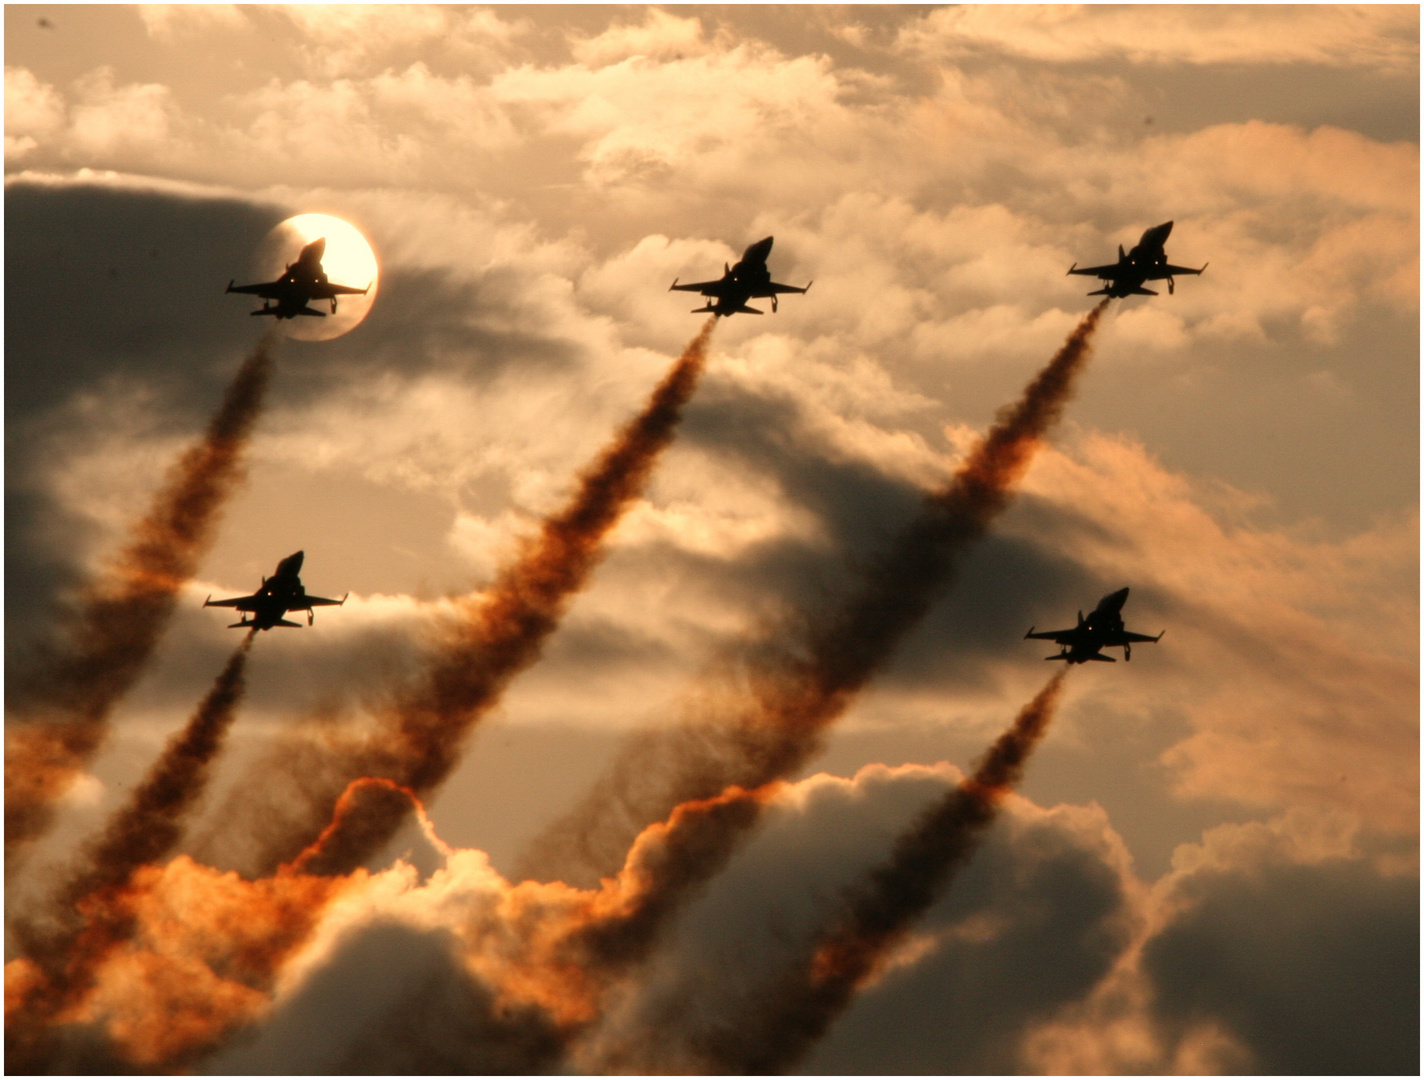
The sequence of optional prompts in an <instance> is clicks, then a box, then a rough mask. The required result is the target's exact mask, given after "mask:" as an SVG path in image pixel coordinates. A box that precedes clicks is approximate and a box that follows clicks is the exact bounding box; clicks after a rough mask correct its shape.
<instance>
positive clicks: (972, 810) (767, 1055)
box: [695, 668, 1067, 1074]
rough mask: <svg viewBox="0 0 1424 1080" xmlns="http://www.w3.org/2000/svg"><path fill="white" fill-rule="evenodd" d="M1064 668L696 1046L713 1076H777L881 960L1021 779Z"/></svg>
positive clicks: (941, 887)
mask: <svg viewBox="0 0 1424 1080" xmlns="http://www.w3.org/2000/svg"><path fill="white" fill-rule="evenodd" d="M1066 674H1067V669H1066V668H1065V669H1062V670H1060V671H1058V672H1057V673H1056V674H1055V675H1054V676H1053V677H1052V678H1050V679H1049V680H1048V684H1047V685H1046V686H1045V687H1044V688H1043V689H1042V690H1040V691H1039V693H1038V694H1037V696H1035V697H1034V699H1033V700H1032V701H1030V702H1029V703H1028V704H1027V705H1026V706H1024V708H1023V711H1021V712H1020V713H1019V715H1018V716H1017V718H1015V720H1014V722H1013V725H1012V726H1011V727H1010V728H1009V730H1008V731H1006V732H1004V734H1002V735H1000V736H999V738H998V740H997V741H995V743H994V745H993V746H992V747H990V749H989V751H988V752H987V753H986V754H985V755H984V758H983V760H982V761H980V763H979V765H978V766H977V767H976V768H975V770H974V773H973V775H972V776H970V777H968V778H967V779H966V780H965V781H964V782H963V783H962V784H960V785H959V787H958V788H956V789H955V790H954V791H952V792H950V793H949V794H947V795H946V796H944V798H942V799H940V800H939V801H938V802H937V803H935V804H934V805H933V806H931V807H930V808H929V809H928V810H926V811H925V812H924V813H923V814H921V815H920V817H919V819H918V820H917V821H916V822H915V823H914V824H913V825H911V826H910V828H909V829H908V830H907V831H906V832H905V833H904V834H903V835H901V837H900V838H899V840H898V841H896V844H895V848H894V850H893V851H892V853H891V855H890V858H889V859H888V860H887V861H886V862H884V863H883V864H881V865H880V866H879V867H877V868H876V869H875V870H873V871H871V873H870V874H869V875H867V877H866V880H865V881H864V882H863V883H862V884H861V885H860V886H859V887H858V888H857V889H855V890H854V891H853V892H852V893H851V895H850V896H849V897H848V903H847V905H846V910H845V912H844V914H843V915H842V916H841V917H840V918H839V919H838V920H837V921H836V922H835V923H834V924H833V925H832V926H831V927H830V928H829V929H828V930H827V931H826V932H825V933H823V934H822V935H821V938H820V940H819V942H818V943H817V944H816V946H815V947H814V951H813V953H812V954H811V956H810V959H809V962H808V963H807V964H806V966H805V967H803V968H798V970H796V971H795V972H793V973H790V974H788V975H787V976H786V977H785V978H783V979H781V980H778V981H777V982H776V983H774V984H773V985H772V986H771V987H769V988H768V989H767V991H766V992H765V993H764V994H761V995H758V999H757V1000H756V1001H755V1002H754V1005H753V1007H752V1008H750V1009H748V1010H747V1015H746V1016H745V1017H742V1018H741V1019H740V1020H739V1022H738V1023H737V1025H736V1031H735V1035H734V1036H733V1035H731V1034H730V1033H729V1032H723V1033H719V1034H712V1035H710V1036H706V1037H704V1038H702V1039H701V1040H699V1043H700V1044H699V1045H697V1046H696V1048H695V1049H696V1052H698V1053H699V1054H700V1055H701V1056H702V1058H703V1059H704V1060H705V1062H706V1070H707V1071H708V1072H711V1073H734V1074H735V1073H781V1072H786V1071H787V1070H789V1069H791V1068H794V1067H795V1066H796V1064H797V1062H799V1061H800V1060H801V1058H802V1057H803V1056H804V1055H805V1053H806V1052H807V1051H808V1050H809V1049H810V1048H811V1047H812V1046H813V1045H814V1044H815V1043H816V1041H817V1040H819V1039H820V1038H821V1036H822V1035H823V1034H825V1031H826V1029H827V1028H828V1027H829V1026H830V1024H831V1022H832V1021H833V1020H835V1018H836V1017H837V1016H839V1015H840V1013H841V1012H842V1010H844V1009H845V1007H846V1006H847V1005H848V1004H849V1003H850V1001H851V999H852V997H853V996H854V995H855V991H856V988H857V987H858V986H859V985H860V984H861V983H862V982H863V981H864V980H865V979H866V978H867V977H869V976H871V975H873V974H874V973H875V969H876V967H877V965H878V963H879V962H880V961H881V960H882V959H883V958H884V957H885V956H886V955H887V953H888V952H889V951H890V950H891V948H892V947H893V946H894V945H896V944H897V943H898V942H899V941H900V940H901V939H902V938H903V937H904V935H905V933H906V932H907V931H908V930H909V928H910V926H911V924H912V923H913V922H914V920H916V919H917V918H919V917H920V916H921V915H923V914H924V912H925V911H926V910H927V909H928V908H929V906H930V905H931V904H932V903H934V901H935V899H936V898H937V897H938V896H939V895H940V894H941V893H942V892H943V890H944V888H945V886H946V884H947V883H948V881H949V880H950V878H951V877H953V875H954V874H955V873H957V872H958V871H959V870H960V869H961V868H962V867H963V866H964V865H965V863H966V862H968V860H969V858H970V856H972V855H973V853H974V852H975V850H977V848H978V846H979V842H980V840H981V839H982V838H983V835H984V832H985V830H986V829H987V828H988V826H989V825H990V824H991V823H992V822H993V820H994V817H995V815H996V813H997V811H998V807H999V804H1000V803H1001V802H1002V800H1003V797H1004V795H1005V794H1007V793H1008V792H1009V791H1011V790H1012V789H1013V788H1014V787H1015V786H1016V785H1017V784H1018V782H1019V780H1020V779H1021V777H1022V776H1023V770H1024V766H1025V764H1026V762H1027V761H1028V757H1029V755H1030V754H1031V753H1032V752H1033V750H1034V747H1035V746H1037V744H1038V741H1039V740H1040V738H1042V736H1043V733H1044V732H1045V731H1046V730H1047V728H1048V725H1049V723H1050V722H1051V721H1052V719H1053V713H1054V709H1055V707H1056V706H1057V703H1058V698H1059V695H1060V694H1061V692H1062V689H1063V680H1064V677H1065V676H1066Z"/></svg>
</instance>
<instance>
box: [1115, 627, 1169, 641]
mask: <svg viewBox="0 0 1424 1080" xmlns="http://www.w3.org/2000/svg"><path fill="white" fill-rule="evenodd" d="M1162 633H1163V634H1165V633H1166V631H1165V630H1164V631H1162ZM1109 636H1110V637H1111V639H1112V640H1110V641H1109V642H1107V644H1109V645H1126V644H1128V643H1130V642H1133V641H1157V640H1158V639H1160V638H1161V637H1162V634H1158V635H1157V637H1153V636H1152V635H1151V634H1134V633H1133V632H1132V631H1131V630H1119V631H1118V632H1117V633H1115V634H1111V635H1109Z"/></svg>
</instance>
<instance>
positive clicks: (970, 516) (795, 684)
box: [523, 300, 1107, 880]
mask: <svg viewBox="0 0 1424 1080" xmlns="http://www.w3.org/2000/svg"><path fill="white" fill-rule="evenodd" d="M1106 303H1107V301H1106V300H1105V301H1103V302H1102V303H1100V304H1099V305H1098V306H1097V307H1095V308H1094V309H1093V310H1092V311H1090V312H1089V313H1088V314H1087V315H1086V316H1085V317H1084V318H1083V319H1082V321H1081V322H1079V324H1078V326H1077V327H1076V328H1075V329H1074V330H1073V332H1072V333H1071V334H1069V336H1068V339H1067V341H1065V342H1064V344H1063V346H1062V347H1061V348H1060V349H1059V350H1058V352H1057V354H1056V355H1055V356H1054V357H1053V359H1052V360H1051V361H1050V362H1049V364H1048V365H1047V366H1046V367H1045V368H1044V369H1043V370H1042V371H1041V372H1039V374H1038V376H1037V377H1036V378H1035V379H1034V380H1033V381H1032V382H1031V383H1030V384H1029V385H1028V387H1027V388H1026V389H1025V390H1024V393H1023V395H1022V397H1021V398H1020V399H1019V400H1018V401H1017V402H1015V403H1014V404H1013V405H1011V406H1008V407H1006V408H1005V409H1004V410H1003V411H1001V412H1000V414H999V416H998V418H997V419H996V421H995V424H994V426H993V427H992V428H991V429H990V431H989V432H988V434H987V435H985V436H984V438H983V439H982V440H980V442H979V443H978V444H977V445H976V446H975V447H974V449H973V450H972V451H971V452H970V454H969V456H968V458H967V460H966V461H965V462H964V463H963V464H962V465H961V466H960V467H959V469H958V470H957V471H956V472H955V474H954V476H953V478H952V479H951V480H950V482H949V483H948V484H947V485H946V486H945V487H944V488H942V489H941V490H939V491H936V492H932V493H931V494H929V495H928V496H926V499H925V503H924V507H923V509H922V511H921V512H920V514H919V515H918V517H916V518H915V519H914V520H913V521H912V522H911V523H910V524H909V526H908V527H907V528H906V529H905V530H904V531H903V532H901V533H900V535H899V536H898V537H897V538H896V540H895V541H894V542H893V544H892V545H891V547H890V550H889V551H888V552H886V553H885V554H884V555H882V556H881V557H880V559H879V561H878V562H877V563H876V564H875V565H873V566H872V568H871V569H870V571H869V572H868V573H867V575H866V578H865V580H864V581H863V582H862V584H861V585H860V587H859V588H858V589H857V591H856V592H855V593H854V594H853V595H852V596H851V597H850V598H849V600H848V601H846V602H845V603H844V604H842V605H841V606H840V608H839V609H838V610H834V611H832V612H830V613H829V614H827V615H825V616H822V617H817V618H815V619H809V618H808V619H807V620H806V621H805V625H804V627H793V628H782V629H781V630H780V631H779V632H778V633H776V634H773V635H770V636H769V637H768V639H767V640H765V641H762V642H759V643H757V646H756V647H755V649H753V650H748V654H749V656H750V659H748V660H747V662H746V685H747V688H746V690H745V692H744V693H741V694H739V697H740V699H741V700H739V701H738V702H737V703H736V704H735V705H734V706H733V708H732V709H731V710H730V716H729V718H728V719H725V720H719V721H718V722H717V723H716V724H711V723H701V724H686V725H683V726H681V727H679V728H674V729H672V730H671V731H670V732H668V733H662V732H655V733H651V734H648V735H645V736H643V737H642V738H640V739H638V740H636V741H634V742H633V743H631V744H629V746H628V748H627V750H626V751H625V752H624V753H623V754H622V755H621V757H620V759H619V760H618V761H617V762H616V763H615V765H614V767H613V769H612V771H611V772H610V773H609V774H608V775H606V776H605V777H604V778H603V779H602V780H601V781H600V782H599V783H598V784H597V785H596V786H595V788H594V790H593V791H592V792H591V793H590V795H589V796H588V797H587V798H586V799H585V800H584V801H583V803H582V804H581V805H580V806H578V807H577V808H576V809H575V810H574V811H573V812H572V813H571V814H570V815H569V816H568V817H567V818H565V819H564V820H563V821H561V822H559V823H557V824H556V825H555V826H554V828H553V829H552V830H551V831H550V832H548V833H546V834H545V835H544V836H543V837H541V838H540V840H539V841H537V842H536V844H535V845H534V846H533V848H532V850H531V853H530V856H529V857H528V858H527V859H526V860H525V863H524V866H523V872H524V873H525V874H527V875H529V876H535V877H543V878H546V879H547V878H552V877H560V876H569V875H573V876H575V877H576V878H579V879H585V880H586V879H587V878H589V877H592V878H593V880H597V879H598V878H599V877H601V876H603V875H605V874H608V873H611V872H613V870H614V869H616V867H617V866H618V865H619V864H620V862H621V860H622V854H623V852H625V851H627V849H628V844H629V843H630V842H631V840H632V836H633V835H636V833H637V832H638V830H639V829H641V828H642V826H643V825H644V824H645V823H646V822H649V821H658V820H662V819H664V818H666V817H667V815H668V814H669V813H670V812H671V810H672V809H673V807H675V806H677V805H678V804H679V803H682V802H685V801H688V800H696V799H706V798H710V797H711V796H713V795H715V794H716V793H717V792H719V791H722V790H723V789H725V788H728V787H731V786H739V787H742V788H748V789H750V788H758V787H761V786H762V785H764V784H767V783H769V782H770V781H772V780H775V779H778V778H780V777H785V776H787V775H790V774H791V773H793V772H795V771H796V770H797V769H798V768H800V767H801V766H802V765H803V764H804V763H805V762H806V761H807V760H808V759H809V758H810V757H811V756H812V755H813V754H814V753H815V752H816V751H817V749H818V748H819V746H820V740H821V736H822V734H823V733H824V731H825V730H826V728H827V727H828V726H829V725H830V724H831V723H832V722H833V721H834V720H835V719H836V718H837V717H839V716H840V715H841V713H842V712H844V711H845V709H846V708H847V706H848V705H849V703H850V702H851V701H852V700H853V698H854V697H855V695H856V694H857V693H858V692H859V691H860V690H861V689H862V688H863V687H864V686H865V684H866V683H867V682H868V681H869V680H870V679H871V678H872V677H873V676H874V675H875V674H876V673H877V672H878V671H879V670H880V669H881V668H882V667H883V666H884V664H885V663H886V661H887V660H888V659H889V658H890V656H891V654H892V653H893V651H894V649H895V647H896V646H897V645H898V644H899V642H900V641H901V639H903V638H904V636H905V635H906V633H908V632H909V631H910V630H911V629H912V628H913V627H914V626H915V625H916V624H917V623H918V622H919V621H920V620H921V619H922V618H923V617H924V615H925V614H926V613H927V612H928V610H929V609H930V606H931V605H932V604H933V603H934V602H935V600H936V599H937V598H938V596H939V594H940V593H941V592H942V590H943V589H944V587H945V586H946V585H947V584H948V582H949V580H950V578H951V577H952V575H953V573H954V571H955V569H956V568H957V566H958V564H959V562H960V560H961V558H962V557H963V555H964V553H965V551H966V550H967V549H968V548H969V546H970V545H971V544H972V543H973V542H974V541H976V540H978V539H979V538H980V537H981V536H983V535H984V533H985V532H986V531H987V530H988V528H989V526H990V525H991V524H992V522H993V521H994V520H995V519H996V518H997V517H998V516H999V515H1000V514H1001V513H1002V512H1003V511H1004V510H1005V509H1006V508H1007V506H1008V505H1009V502H1010V500H1011V498H1012V495H1013V488H1014V485H1015V484H1016V483H1017V481H1018V480H1019V479H1020V478H1021V477H1022V476H1023V474H1024V472H1025V471H1026V470H1027V468H1028V465H1029V463H1030V461H1031V460H1032V458H1033V455H1034V452H1035V451H1036V449H1037V447H1038V445H1039V440H1040V439H1041V438H1042V436H1043V434H1044V433H1045V432H1046V431H1047V430H1048V428H1049V427H1050V426H1051V425H1052V424H1053V423H1054V422H1055V421H1056V420H1057V419H1058V418H1059V416H1060V415H1061V413H1062V410H1063V407H1064V405H1065V404H1066V403H1067V402H1068V400H1069V399H1070V397H1071V396H1072V393H1073V387H1074V380H1075V378H1076V377H1077V375H1078V373H1079V372H1080V371H1081V370H1082V369H1083V366H1084V364H1085V363H1086V361H1087V359H1088V356H1089V344H1090V341H1091V338H1092V334H1093V331H1094V330H1095V329H1096V327H1097V325H1098V320H1099V318H1100V317H1101V315H1102V313H1103V311H1104V308H1105V305H1106ZM715 870H716V868H715V867H712V868H709V869H708V872H709V873H713V872H715Z"/></svg>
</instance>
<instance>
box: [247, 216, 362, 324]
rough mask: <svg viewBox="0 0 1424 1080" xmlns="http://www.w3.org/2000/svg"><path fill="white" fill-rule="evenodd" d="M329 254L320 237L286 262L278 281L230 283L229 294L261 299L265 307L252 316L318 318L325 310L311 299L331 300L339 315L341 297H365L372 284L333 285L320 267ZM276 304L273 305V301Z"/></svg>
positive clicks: (332, 308) (324, 242)
mask: <svg viewBox="0 0 1424 1080" xmlns="http://www.w3.org/2000/svg"><path fill="white" fill-rule="evenodd" d="M324 254H326V237H324V236H322V237H318V238H317V239H315V240H313V241H312V242H311V243H310V244H308V245H307V246H306V247H304V248H302V253H301V254H300V255H298V256H297V261H296V262H294V263H289V264H288V265H287V272H286V273H284V274H283V275H282V276H281V277H279V278H278V279H277V280H276V281H264V282H259V283H258V284H256V285H234V284H233V283H232V282H231V281H229V282H228V283H227V291H228V292H230V293H247V294H248V295H251V296H260V297H261V298H262V307H261V308H259V309H258V310H257V311H254V312H251V313H250V314H253V315H271V316H273V317H274V318H277V319H295V318H296V317H297V316H298V315H313V316H315V317H317V318H319V319H322V318H325V317H326V312H324V311H317V310H316V308H314V307H308V306H307V305H308V304H309V303H310V302H311V301H312V300H329V301H331V313H332V314H333V315H335V314H336V298H337V297H338V296H365V295H366V293H367V292H368V291H369V290H370V288H371V286H370V285H367V286H366V288H364V289H357V288H355V287H353V286H351V285H336V284H333V283H332V282H331V281H330V280H329V279H328V278H327V276H326V271H325V270H323V269H322V268H321V258H322V256H323V255H324ZM273 300H275V301H277V306H276V307H273V306H272V301H273Z"/></svg>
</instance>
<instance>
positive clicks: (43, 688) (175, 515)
mask: <svg viewBox="0 0 1424 1080" xmlns="http://www.w3.org/2000/svg"><path fill="white" fill-rule="evenodd" d="M275 344H276V338H275V337H274V336H273V335H272V334H268V335H266V336H264V337H263V339H262V341H261V342H260V343H259V344H258V345H257V347H256V349H254V350H253V352H252V353H251V355H249V356H248V357H247V359H246V360H244V361H243V364H242V367H241V368H239V369H238V372H237V375H236V377H235V378H234V379H233V381H232V383H231V384H230V385H229V386H228V389H227V393H226V394H225V395H224V397H223V401H222V404H221V406H220V407H219V408H218V411H217V413H216V415H214V416H213V418H212V420H211V422H210V423H209V424H208V429H207V431H206V432H205V433H204V435H203V437H202V439H200V440H199V441H198V442H197V443H196V444H195V445H193V446H192V447H190V448H189V449H188V450H187V451H186V452H185V453H184V454H183V456H182V457H181V458H179V459H178V461H177V463H176V464H174V466H173V467H172V469H171V470H170V471H169V473H168V476H167V478H166V479H165V481H164V483H163V486H162V487H161V488H160V489H159V490H158V492H157V494H156V495H155V496H154V498H153V502H152V505H151V506H150V507H149V510H148V513H147V514H146V515H145V516H144V517H143V518H142V520H140V521H139V522H138V523H137V524H136V525H135V526H134V527H133V530H132V532H131V534H130V536H129V539H128V542H127V543H126V545H125V546H124V547H123V549H122V550H121V551H119V552H118V553H117V554H116V555H115V556H114V557H113V558H112V559H111V560H110V562H109V563H108V564H107V565H106V566H105V567H104V568H103V570H102V571H101V572H100V574H99V576H98V578H97V580H95V581H94V582H92V583H91V584H90V585H89V586H88V588H87V589H86V590H85V592H84V594H83V595H82V597H81V598H80V607H79V611H78V613H77V615H76V617H75V620H74V623H73V625H72V626H71V627H70V632H69V635H68V641H67V643H66V645H65V646H64V647H63V648H62V649H61V650H59V651H58V652H57V653H56V654H54V655H51V656H48V657H46V658H45V659H43V660H42V661H40V662H39V663H37V664H35V666H34V668H33V670H32V671H31V673H30V674H29V676H28V677H25V678H23V679H17V680H16V683H17V684H22V685H15V686H12V687H11V693H10V696H9V698H8V700H7V706H8V709H9V710H10V711H11V712H12V713H13V716H12V717H11V718H9V719H8V720H7V723H6V729H5V858H6V865H7V866H9V865H10V862H11V860H12V859H13V858H14V857H15V856H16V855H17V854H18V853H19V852H20V851H21V850H22V849H23V848H24V847H26V846H28V844H29V842H30V841H32V840H34V839H35V838H36V837H38V836H39V835H40V834H41V833H43V832H44V831H45V829H46V828H48V826H49V823H50V821H51V819H52V817H53V806H54V802H55V800H56V799H58V798H59V797H60V796H61V795H63V794H64V791H65V789H66V788H68V786H69V785H70V783H72V782H73V780H74V779H75V777H76V776H77V775H78V774H79V772H80V770H82V769H83V767H84V765H85V763H86V762H87V761H88V760H89V759H90V758H91V757H93V755H94V753H95V752H96V751H97V750H98V748H99V745H100V743H101V742H102V740H103V737H104V734H105V729H106V726H107V721H108V718H109V714H110V713H111V712H112V710H113V708H114V705H115V704H116V703H117V702H118V700H119V699H120V698H121V697H123V695H124V694H125V693H127V692H128V690H129V688H130V687H131V686H133V684H134V682H135V681H136V680H137V679H138V677H139V675H140V674H141V673H142V671H143V668H144V665H145V664H147V663H148V659H149V656H150V655H151V654H152V652H153V648H154V646H155V645H156V644H157V642H158V638H159V636H160V635H161V634H162V632H163V629H164V627H165V626H167V624H168V619H169V617H170V616H171V615H172V613H173V605H174V603H175V600H176V597H177V593H178V590H179V589H180V588H181V587H182V586H183V583H184V582H186V581H187V580H189V579H190V578H191V577H192V576H193V574H194V573H195V572H196V571H197V568H198V563H199V561H200V560H201V559H202V557H203V556H204V555H205V554H206V553H207V551H208V549H209V548H210V547H211V546H212V542H213V539H214V537H215V535H216V532H217V524H218V518H219V515H220V513H221V512H222V509H223V507H224V506H225V505H226V503H227V500H228V498H229V496H230V495H231V494H232V493H233V491H234V489H235V488H236V487H237V486H238V485H239V484H240V483H241V481H242V479H243V477H244V471H245V470H244V466H245V460H246V450H247V445H248V441H249V439H250V438H251V435H252V429H253V426H254V425H255V424H256V422H257V417H258V415H259V414H260V412H261V409H262V402H263V398H264V397H265V395H266V391H267V384H268V382H269V381H270V379H271V373H272V363H273V354H274V348H275Z"/></svg>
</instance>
